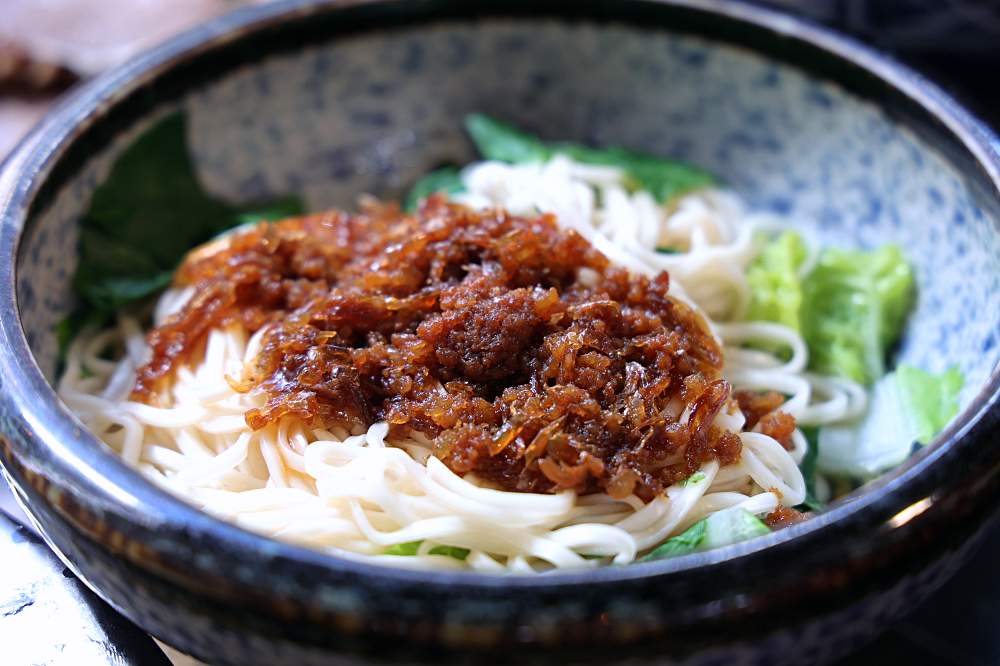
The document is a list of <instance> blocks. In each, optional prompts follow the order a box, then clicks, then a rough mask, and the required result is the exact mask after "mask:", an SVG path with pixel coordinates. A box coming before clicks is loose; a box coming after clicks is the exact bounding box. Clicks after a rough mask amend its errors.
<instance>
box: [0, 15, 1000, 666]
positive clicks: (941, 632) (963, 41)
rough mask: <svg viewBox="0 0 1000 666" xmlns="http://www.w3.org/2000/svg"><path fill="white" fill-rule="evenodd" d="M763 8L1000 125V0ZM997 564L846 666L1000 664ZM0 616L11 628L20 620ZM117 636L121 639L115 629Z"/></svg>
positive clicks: (973, 568) (2, 108) (33, 113)
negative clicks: (926, 83) (794, 16)
mask: <svg viewBox="0 0 1000 666" xmlns="http://www.w3.org/2000/svg"><path fill="white" fill-rule="evenodd" d="M758 4H764V5H771V6H780V7H783V8H785V9H793V10H797V11H802V12H803V13H806V14H808V15H810V17H811V18H813V19H815V20H818V21H822V22H825V23H828V24H830V25H833V26H834V27H837V28H839V29H841V30H844V31H846V32H850V33H853V34H855V35H856V36H858V37H859V38H861V39H863V40H865V41H869V42H873V43H875V45H876V46H879V47H881V48H883V49H885V50H887V51H890V52H891V53H893V55H895V56H896V57H898V58H899V59H901V60H903V61H904V62H907V63H908V64H910V65H911V66H913V67H915V68H916V69H917V70H919V71H921V72H923V73H925V74H927V75H928V76H929V77H930V78H931V79H933V80H935V81H936V82H938V83H940V84H941V85H942V86H943V87H945V88H946V89H947V90H949V91H950V92H951V93H952V94H954V95H955V96H956V97H958V98H959V99H960V100H961V101H963V102H964V103H965V104H966V105H967V106H968V107H969V108H971V109H972V110H973V112H975V113H977V114H978V115H979V116H980V117H981V118H983V119H984V120H986V121H987V122H989V123H990V124H992V125H993V127H995V128H1000V86H998V85H996V81H997V78H996V76H997V75H996V72H998V71H1000V2H997V1H996V0H939V1H938V2H936V3H928V2H926V1H924V0H893V1H892V2H875V1H874V0H826V1H818V0H808V1H806V0H770V1H764V0H761V1H760V2H759V3H758ZM0 14H2V12H0ZM0 18H2V16H0ZM50 103H51V99H49V98H46V97H44V96H37V95H35V96H32V97H30V98H27V99H25V98H19V97H11V96H7V97H3V96H0V155H2V154H3V153H5V152H6V151H7V150H8V149H9V147H11V146H12V145H13V143H14V142H15V141H16V140H17V138H18V136H19V135H20V134H21V133H23V132H24V131H25V130H26V129H27V127H29V126H30V124H31V123H32V122H33V121H34V120H35V119H36V118H37V117H38V116H39V115H40V114H41V113H43V112H44V110H45V109H46V108H47V106H48V105H49V104H50ZM0 508H6V509H11V505H10V497H9V494H8V490H7V488H6V487H5V486H3V484H2V483H0ZM13 510H14V511H16V509H13ZM8 538H9V536H8V535H7V534H6V533H4V534H0V546H2V545H3V544H2V540H3V539H8ZM998 559H1000V525H998V526H996V527H994V528H992V529H991V530H990V531H989V532H988V533H987V535H986V537H985V539H984V542H983V544H982V546H981V547H980V549H979V550H978V552H977V553H976V554H975V555H974V556H973V558H972V559H971V560H970V562H969V563H968V565H967V566H966V567H965V568H963V569H962V570H961V571H960V572H959V573H958V574H957V575H956V576H955V578H954V579H952V580H951V581H950V582H949V583H948V584H947V585H946V586H945V587H944V588H943V589H941V590H940V591H939V592H938V593H937V594H935V595H934V596H933V597H932V598H931V599H930V600H929V601H928V602H927V603H925V604H924V605H923V606H922V607H920V608H918V609H916V610H915V611H914V612H913V613H912V614H911V615H910V616H909V617H907V618H906V619H904V620H903V621H901V622H899V623H898V624H896V625H895V626H893V627H891V628H890V629H889V630H888V631H887V632H885V633H884V634H883V635H882V636H880V637H879V638H877V639H876V640H875V641H874V642H872V643H871V644H870V645H868V646H865V647H863V648H862V649H861V650H860V651H859V652H857V653H856V654H854V655H852V656H851V657H849V658H848V659H846V660H844V661H843V664H861V665H866V664H879V665H880V666H881V665H883V664H894V663H930V662H932V661H933V662H934V663H936V664H938V665H939V666H946V665H949V664H956V665H958V664H961V665H962V666H978V665H983V666H986V665H992V664H1000V637H998V635H997V627H1000V576H997V575H995V573H994V562H995V561H997V560H998ZM83 594H84V596H86V595H85V593H83ZM80 598H82V597H80ZM90 601H91V602H93V603H100V602H97V601H95V600H94V599H90ZM64 603H73V602H72V601H65V602H64ZM5 616H6V613H5ZM0 619H3V620H4V624H10V623H11V622H12V620H8V619H6V618H0ZM118 626H120V627H121V628H120V629H118V631H120V632H121V634H122V638H123V639H124V638H127V637H131V635H132V632H134V630H135V628H134V627H132V626H131V625H128V623H127V621H123V624H121V625H118ZM111 631H112V634H113V632H114V631H115V629H113V628H112V630H111ZM113 637H114V636H113V635H112V638H113ZM170 656H171V658H172V659H173V660H174V663H175V664H176V665H177V666H181V665H183V666H187V665H188V664H194V663H196V662H194V661H193V660H188V659H187V658H185V657H183V656H182V655H178V654H176V653H173V652H171V655H170Z"/></svg>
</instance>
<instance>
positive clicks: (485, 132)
mask: <svg viewBox="0 0 1000 666" xmlns="http://www.w3.org/2000/svg"><path fill="white" fill-rule="evenodd" d="M465 129H466V131H467V132H468V133H469V136H470V137H472V142H473V143H475V144H476V148H477V149H478V150H479V154H480V155H482V156H483V157H484V158H485V159H488V160H497V161H500V162H511V163H513V164H520V163H523V162H544V161H546V160H548V159H549V158H550V157H552V154H553V153H552V150H551V149H550V148H549V147H548V146H546V145H545V144H544V143H542V142H541V141H539V140H538V139H537V138H535V137H533V136H531V135H530V134H526V133H525V132H522V131H521V130H519V129H516V128H514V127H512V126H510V125H508V124H506V123H502V122H500V121H499V120H495V119H494V118H490V117H489V116H486V115H483V114H481V113H471V114H469V115H468V116H466V117H465Z"/></svg>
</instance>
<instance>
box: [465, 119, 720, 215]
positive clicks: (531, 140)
mask: <svg viewBox="0 0 1000 666" xmlns="http://www.w3.org/2000/svg"><path fill="white" fill-rule="evenodd" d="M465 128H466V131H468V133H469V136H470V137H471V138H472V141H473V143H475V144H476V148H477V149H478V150H479V153H480V155H482V156H483V158H485V159H487V160H497V161H500V162H510V163H513V164H522V163H529V162H546V161H548V160H550V159H552V157H554V156H555V155H557V154H564V155H566V156H568V157H570V158H571V159H573V160H575V161H577V162H582V163H584V164H594V165H601V166H613V167H618V168H620V169H621V170H622V171H624V172H625V174H626V177H627V179H628V184H629V187H630V188H631V189H633V190H647V191H648V192H649V193H650V194H652V195H653V198H655V199H656V200H657V201H659V202H661V203H666V202H668V201H670V200H671V199H673V198H674V197H676V196H678V195H680V194H684V193H686V192H690V191H693V190H697V189H700V188H703V187H708V186H710V185H714V184H716V183H717V182H718V180H717V179H716V178H715V177H714V176H713V175H712V174H710V173H709V172H707V171H705V170H703V169H699V168H698V167H695V166H692V165H690V164H687V163H685V162H679V161H677V160H669V159H665V158H662V157H654V156H652V155H645V154H643V153H637V152H633V151H631V150H626V149H624V148H618V147H609V148H589V147H587V146H583V145H580V144H576V143H566V142H563V143H546V142H544V141H542V140H541V139H538V138H537V137H534V136H532V135H530V134H527V133H526V132H522V131H521V130H519V129H517V128H515V127H512V126H511V125H508V124H506V123H503V122H500V121H499V120H496V119H494V118H490V117H489V116H486V115H484V114H481V113H473V114H470V115H468V116H466V117H465Z"/></svg>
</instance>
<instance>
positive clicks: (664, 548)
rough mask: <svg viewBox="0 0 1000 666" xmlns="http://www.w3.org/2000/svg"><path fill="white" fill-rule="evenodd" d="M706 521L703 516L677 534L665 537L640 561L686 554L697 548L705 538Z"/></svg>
mask: <svg viewBox="0 0 1000 666" xmlns="http://www.w3.org/2000/svg"><path fill="white" fill-rule="evenodd" d="M707 522H708V519H707V518H703V519H702V520H699V521H698V522H697V523H695V524H694V525H692V526H691V527H689V528H687V529H686V530H684V531H683V532H681V533H680V534H678V535H677V536H675V537H671V538H669V539H667V540H666V541H664V542H663V543H662V544H660V545H659V546H657V547H656V548H655V549H654V550H653V551H652V552H650V553H649V555H646V556H645V557H644V558H642V561H643V562H646V561H649V560H662V559H663V558H665V557H677V556H679V555H687V554H688V553H693V552H695V551H697V550H699V549H700V548H701V544H702V542H703V541H704V540H705V529H706V525H707Z"/></svg>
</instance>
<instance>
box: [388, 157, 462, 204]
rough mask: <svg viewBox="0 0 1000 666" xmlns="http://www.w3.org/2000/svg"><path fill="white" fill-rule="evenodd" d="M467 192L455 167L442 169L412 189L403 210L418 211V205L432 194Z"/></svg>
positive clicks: (429, 175)
mask: <svg viewBox="0 0 1000 666" xmlns="http://www.w3.org/2000/svg"><path fill="white" fill-rule="evenodd" d="M463 191H465V185H463V184H462V179H461V177H460V176H459V173H458V169H456V168H455V167H441V168H440V169H435V170H434V171H431V172H430V173H428V174H427V175H425V176H424V177H422V178H421V179H420V180H418V181H417V182H416V183H414V184H413V187H411V188H410V192H409V193H408V194H407V195H406V199H405V200H404V201H403V210H405V211H407V212H410V213H412V212H413V211H415V210H417V205H419V204H420V202H421V200H423V199H426V198H427V197H429V196H430V195H432V194H436V193H437V192H442V193H444V194H455V193H456V192H463Z"/></svg>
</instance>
